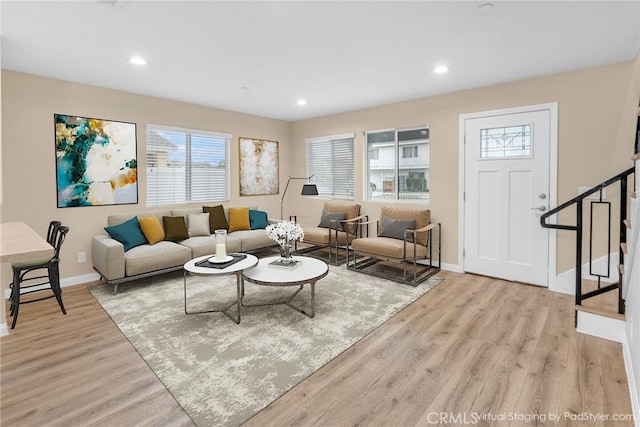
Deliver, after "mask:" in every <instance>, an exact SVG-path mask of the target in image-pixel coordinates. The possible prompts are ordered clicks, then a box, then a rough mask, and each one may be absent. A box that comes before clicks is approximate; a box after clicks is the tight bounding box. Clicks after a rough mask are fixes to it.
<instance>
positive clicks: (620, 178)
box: [540, 168, 635, 314]
mask: <svg viewBox="0 0 640 427" xmlns="http://www.w3.org/2000/svg"><path fill="white" fill-rule="evenodd" d="M634 171H635V168H629V169H627V170H626V171H624V172H622V173H620V174H618V175H616V176H614V177H613V178H610V179H608V180H606V181H604V182H602V183H601V184H598V185H596V186H595V187H593V188H591V189H589V190H587V191H586V192H584V193H582V194H580V195H579V196H577V197H575V198H573V199H571V200H569V201H568V202H565V203H563V204H561V205H559V206H557V207H556V208H554V209H551V210H550V211H549V212H546V213H545V214H544V215H542V216H541V217H540V225H542V227H544V228H552V229H556V230H569V231H575V232H576V269H575V270H576V298H575V300H576V305H582V301H584V300H586V299H587V298H591V297H595V296H596V295H600V294H603V293H605V292H609V291H613V290H615V289H619V290H620V291H619V292H618V312H619V313H620V314H624V299H623V298H622V287H621V286H620V283H621V280H622V275H620V276H619V277H620V279H619V280H618V282H617V283H614V284H611V285H607V286H601V279H602V278H609V277H610V273H611V265H610V264H611V202H605V201H603V196H602V190H603V189H605V188H606V187H609V186H610V185H613V184H615V183H617V182H619V183H620V216H619V227H620V228H619V239H620V240H619V242H618V243H619V246H618V247H619V248H620V245H621V244H623V243H626V239H627V234H626V226H625V224H624V222H623V221H624V220H625V218H626V215H627V184H628V178H629V175H631V174H633V173H634ZM598 192H599V193H600V197H599V198H598V200H597V201H591V204H590V207H591V215H590V226H589V230H588V231H589V235H588V238H589V274H591V275H592V276H596V277H597V278H598V287H597V289H595V290H592V291H589V292H585V293H583V292H582V246H583V218H582V212H583V204H584V200H585V199H586V198H587V197H589V196H591V195H592V194H595V193H598ZM595 203H597V204H605V205H607V206H608V224H607V230H608V237H607V239H608V249H607V274H594V273H593V269H592V266H593V216H594V215H593V206H594V204H595ZM573 205H575V207H576V225H564V224H549V223H548V222H547V220H548V219H549V218H550V217H551V216H553V215H555V214H557V213H558V212H560V211H562V210H564V209H567V208H569V207H571V206H573ZM619 254H620V265H624V253H623V251H622V249H620V250H619Z"/></svg>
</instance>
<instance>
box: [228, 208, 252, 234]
mask: <svg viewBox="0 0 640 427" xmlns="http://www.w3.org/2000/svg"><path fill="white" fill-rule="evenodd" d="M237 230H251V223H250V222H249V208H229V232H230V233H231V232H234V231H237Z"/></svg>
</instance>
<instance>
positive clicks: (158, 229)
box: [138, 215, 164, 245]
mask: <svg viewBox="0 0 640 427" xmlns="http://www.w3.org/2000/svg"><path fill="white" fill-rule="evenodd" d="M138 222H139V223H140V228H141V229H142V234H144V237H146V238H147V240H148V241H149V244H150V245H153V244H155V243H158V242H160V241H162V240H164V230H163V229H162V224H160V220H159V219H158V217H156V216H155V215H150V216H144V217H142V218H138Z"/></svg>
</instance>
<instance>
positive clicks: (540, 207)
mask: <svg viewBox="0 0 640 427" xmlns="http://www.w3.org/2000/svg"><path fill="white" fill-rule="evenodd" d="M531 209H532V210H534V211H535V210H538V211H540V212H544V211H546V210H547V207H546V206H545V205H540V206H538V207H537V208H531Z"/></svg>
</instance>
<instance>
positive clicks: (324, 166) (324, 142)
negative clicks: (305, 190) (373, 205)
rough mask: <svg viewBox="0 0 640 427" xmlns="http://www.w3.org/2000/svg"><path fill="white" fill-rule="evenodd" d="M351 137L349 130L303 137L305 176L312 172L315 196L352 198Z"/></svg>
mask: <svg viewBox="0 0 640 427" xmlns="http://www.w3.org/2000/svg"><path fill="white" fill-rule="evenodd" d="M354 137H355V134H353V133H350V134H343V135H334V136H327V137H322V138H309V139H307V140H306V143H307V175H313V179H312V182H313V183H314V184H316V186H317V187H318V195H319V196H321V197H323V196H324V197H328V198H331V199H341V200H353V199H354V188H355V181H354V155H353V139H354Z"/></svg>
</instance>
